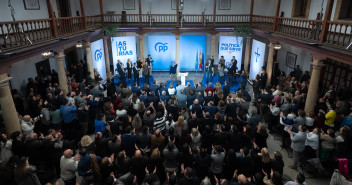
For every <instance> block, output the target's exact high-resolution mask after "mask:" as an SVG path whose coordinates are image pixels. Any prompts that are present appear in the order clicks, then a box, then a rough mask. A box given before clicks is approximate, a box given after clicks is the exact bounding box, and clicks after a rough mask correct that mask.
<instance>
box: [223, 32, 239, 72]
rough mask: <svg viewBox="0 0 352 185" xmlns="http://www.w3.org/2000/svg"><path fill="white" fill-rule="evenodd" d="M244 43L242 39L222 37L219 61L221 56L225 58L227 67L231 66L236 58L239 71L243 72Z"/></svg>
mask: <svg viewBox="0 0 352 185" xmlns="http://www.w3.org/2000/svg"><path fill="white" fill-rule="evenodd" d="M242 41H243V38H242V37H232V36H220V41H219V59H220V57H221V56H224V58H225V65H226V66H227V65H230V62H231V59H232V56H235V57H236V60H237V70H241V63H242V45H243V43H242ZM219 59H218V60H219Z"/></svg>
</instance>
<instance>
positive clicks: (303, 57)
mask: <svg viewBox="0 0 352 185" xmlns="http://www.w3.org/2000/svg"><path fill="white" fill-rule="evenodd" d="M280 44H281V49H280V50H279V51H278V53H277V61H278V62H279V68H280V70H281V71H284V72H285V73H286V75H287V74H288V73H289V72H291V70H290V68H289V67H287V66H286V55H287V52H291V53H293V54H296V55H297V59H296V65H299V66H300V68H301V70H302V71H303V72H304V71H310V63H311V61H312V55H311V53H309V52H307V51H305V50H302V49H300V48H296V47H293V46H291V45H287V44H285V43H280Z"/></svg>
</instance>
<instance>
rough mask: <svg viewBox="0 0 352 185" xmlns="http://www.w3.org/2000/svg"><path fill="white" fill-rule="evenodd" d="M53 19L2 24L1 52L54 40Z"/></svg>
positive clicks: (0, 26) (0, 27)
mask: <svg viewBox="0 0 352 185" xmlns="http://www.w3.org/2000/svg"><path fill="white" fill-rule="evenodd" d="M51 21H52V20H51V19H38V20H28V21H12V22H0V50H6V49H11V48H18V47H22V46H26V45H30V44H33V43H38V42H43V41H47V40H50V39H53V38H54V37H53V35H52V33H51V26H50V24H51Z"/></svg>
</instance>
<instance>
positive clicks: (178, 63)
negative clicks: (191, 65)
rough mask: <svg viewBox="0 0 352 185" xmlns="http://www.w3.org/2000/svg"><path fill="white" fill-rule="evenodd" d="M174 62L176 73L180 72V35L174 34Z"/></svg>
mask: <svg viewBox="0 0 352 185" xmlns="http://www.w3.org/2000/svg"><path fill="white" fill-rule="evenodd" d="M176 64H177V74H179V73H180V67H181V66H180V35H176Z"/></svg>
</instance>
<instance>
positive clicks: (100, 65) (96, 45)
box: [90, 39, 106, 80]
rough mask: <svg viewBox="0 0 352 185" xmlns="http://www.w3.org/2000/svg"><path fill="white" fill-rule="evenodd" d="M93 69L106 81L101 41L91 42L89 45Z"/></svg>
mask: <svg viewBox="0 0 352 185" xmlns="http://www.w3.org/2000/svg"><path fill="white" fill-rule="evenodd" d="M90 47H91V52H92V60H93V68H95V69H97V71H98V72H99V74H100V77H102V78H103V79H104V80H106V68H105V55H104V44H103V39H100V40H97V41H95V42H92V43H91V45H90Z"/></svg>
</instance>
